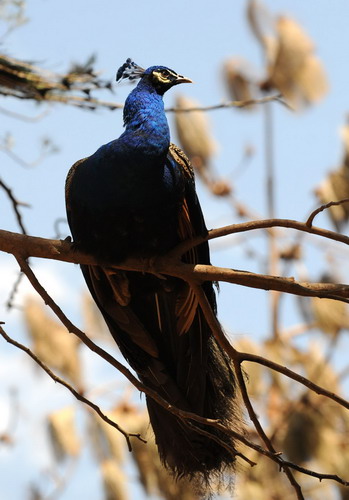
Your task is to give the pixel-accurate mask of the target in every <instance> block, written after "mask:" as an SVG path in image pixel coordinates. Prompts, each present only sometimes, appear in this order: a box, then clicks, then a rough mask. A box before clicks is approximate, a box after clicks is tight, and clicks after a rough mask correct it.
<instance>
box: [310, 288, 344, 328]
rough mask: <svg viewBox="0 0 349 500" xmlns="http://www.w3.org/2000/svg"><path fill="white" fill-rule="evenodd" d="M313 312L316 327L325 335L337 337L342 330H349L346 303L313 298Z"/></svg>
mask: <svg viewBox="0 0 349 500" xmlns="http://www.w3.org/2000/svg"><path fill="white" fill-rule="evenodd" d="M311 310H312V312H313V315H314V320H315V322H316V326H317V327H318V328H320V330H322V331H323V332H324V333H328V334H330V335H333V336H335V335H337V334H338V333H339V332H340V331H341V330H342V329H344V328H349V315H348V309H347V304H346V303H345V302H340V301H339V300H331V299H320V298H319V297H312V299H311Z"/></svg>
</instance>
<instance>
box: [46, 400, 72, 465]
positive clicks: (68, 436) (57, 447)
mask: <svg viewBox="0 0 349 500" xmlns="http://www.w3.org/2000/svg"><path fill="white" fill-rule="evenodd" d="M47 423H48V430H49V434H50V439H51V444H52V448H53V452H54V455H55V457H56V459H57V460H58V461H61V460H63V459H64V458H66V457H68V456H70V457H76V456H77V455H78V454H79V452H80V441H79V438H78V435H77V431H76V427H75V409H74V408H73V407H72V406H68V407H66V408H62V409H61V410H58V411H55V412H54V413H51V414H50V415H49V416H48V422H47Z"/></svg>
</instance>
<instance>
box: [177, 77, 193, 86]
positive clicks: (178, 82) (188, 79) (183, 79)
mask: <svg viewBox="0 0 349 500" xmlns="http://www.w3.org/2000/svg"><path fill="white" fill-rule="evenodd" d="M180 83H193V80H191V79H190V78H187V77H186V76H182V75H177V78H176V79H175V80H174V81H173V82H172V84H173V85H178V84H180Z"/></svg>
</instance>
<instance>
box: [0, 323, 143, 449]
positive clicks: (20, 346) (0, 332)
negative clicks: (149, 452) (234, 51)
mask: <svg viewBox="0 0 349 500" xmlns="http://www.w3.org/2000/svg"><path fill="white" fill-rule="evenodd" d="M0 335H2V336H3V337H4V339H5V340H6V341H7V342H8V343H9V344H12V345H14V346H15V347H17V348H18V349H21V350H22V351H24V352H25V353H26V354H28V356H30V357H31V358H32V359H33V360H34V361H35V362H36V363H37V364H38V365H39V366H40V367H41V368H42V369H43V370H44V371H45V372H46V373H47V374H48V375H49V377H51V378H52V380H54V382H57V383H58V384H61V385H63V386H64V387H65V388H66V389H68V391H70V392H71V393H72V394H73V396H74V397H75V398H76V399H78V400H79V401H81V402H82V403H85V404H86V405H87V406H89V407H90V408H92V409H93V410H94V411H95V412H96V413H97V414H98V415H99V416H100V417H101V419H103V420H104V421H105V422H107V423H108V424H110V425H111V426H113V427H115V429H117V430H118V431H119V432H121V434H123V435H124V437H125V439H126V442H127V446H128V449H129V451H132V446H131V442H130V437H136V438H137V439H139V440H140V441H143V443H146V441H145V440H144V439H143V438H142V437H141V435H140V434H139V433H131V432H126V431H125V430H124V429H123V428H122V427H120V426H119V425H118V424H117V423H116V422H114V421H113V420H111V419H110V418H109V417H108V416H107V415H105V414H104V413H103V412H102V410H101V409H100V408H99V406H98V405H96V404H95V403H93V402H92V401H90V400H89V399H87V398H85V397H84V396H83V395H82V394H80V393H79V392H78V391H77V390H76V389H74V387H72V386H71V385H70V384H68V382H66V381H65V380H63V379H62V378H60V377H59V376H58V375H56V374H55V373H53V372H52V371H51V370H50V368H49V367H48V366H47V365H45V363H43V362H42V361H41V359H40V358H38V357H37V356H36V355H35V354H34V353H33V352H32V351H31V350H30V349H29V348H28V347H26V346H24V345H23V344H20V343H19V342H17V341H16V340H14V339H12V338H11V337H9V336H8V335H7V333H6V332H5V331H4V329H3V328H2V327H1V326H0Z"/></svg>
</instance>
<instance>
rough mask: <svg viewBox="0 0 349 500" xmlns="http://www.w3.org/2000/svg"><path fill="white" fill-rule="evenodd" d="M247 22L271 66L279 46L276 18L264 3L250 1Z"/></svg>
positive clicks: (254, 0) (255, 0)
mask: <svg viewBox="0 0 349 500" xmlns="http://www.w3.org/2000/svg"><path fill="white" fill-rule="evenodd" d="M247 20H248V22H249V25H250V28H251V30H252V33H253V34H254V35H255V37H256V38H257V40H258V41H259V43H260V44H261V45H262V47H263V49H264V52H265V55H266V60H267V63H268V64H271V63H272V62H273V61H274V60H275V54H276V50H277V45H278V41H277V35H276V26H275V19H274V16H273V15H272V14H271V12H270V11H269V10H268V9H267V7H266V6H265V5H264V4H262V2H259V1H258V0H250V1H249V3H248V6H247Z"/></svg>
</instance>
